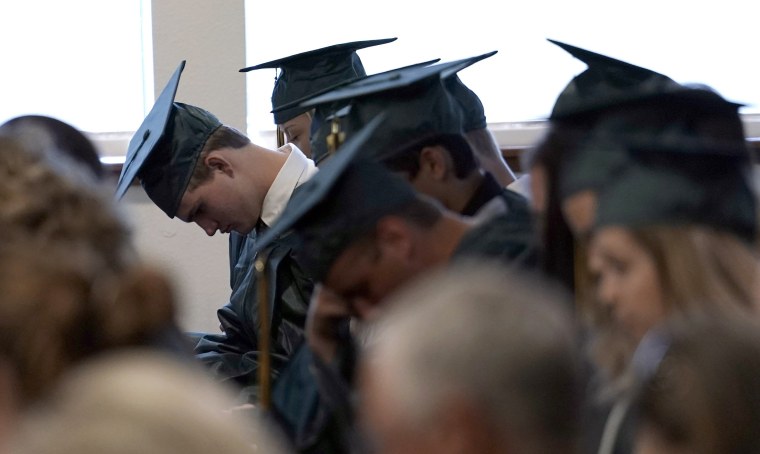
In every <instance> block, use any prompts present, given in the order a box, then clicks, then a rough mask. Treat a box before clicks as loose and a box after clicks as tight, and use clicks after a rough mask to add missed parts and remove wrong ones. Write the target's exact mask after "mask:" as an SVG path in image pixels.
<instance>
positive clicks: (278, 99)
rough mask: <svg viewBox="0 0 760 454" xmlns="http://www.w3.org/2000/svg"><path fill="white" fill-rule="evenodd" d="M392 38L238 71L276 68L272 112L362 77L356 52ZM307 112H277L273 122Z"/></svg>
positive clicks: (339, 46)
mask: <svg viewBox="0 0 760 454" xmlns="http://www.w3.org/2000/svg"><path fill="white" fill-rule="evenodd" d="M396 39H397V38H386V39H376V40H369V41H354V42H350V43H343V44H336V45H333V46H328V47H323V48H320V49H315V50H311V51H308V52H302V53H299V54H296V55H291V56H289V57H285V58H280V59H277V60H272V61H269V62H266V63H261V64H258V65H255V66H250V67H247V68H243V69H241V70H240V72H248V71H253V70H257V69H265V68H275V69H276V68H280V74H279V76H278V77H277V79H276V81H275V83H274V90H273V91H272V108H273V109H275V108H277V107H279V106H283V105H285V104H288V103H290V102H292V101H294V100H297V99H300V98H303V97H305V96H307V95H310V94H312V93H315V92H318V91H320V90H323V89H324V88H327V87H331V86H335V85H336V84H339V83H341V82H345V81H347V80H354V79H356V78H359V77H363V76H366V75H367V73H366V72H365V71H364V66H363V65H362V62H361V59H359V56H358V55H357V54H356V51H357V50H359V49H364V48H366V47H372V46H379V45H381V44H386V43H390V42H393V41H395V40H396ZM308 110H309V109H308V108H302V107H297V106H293V107H291V108H288V109H283V110H279V111H277V112H275V114H274V122H275V124H278V125H281V124H283V123H285V122H287V121H288V120H290V119H292V118H295V117H296V116H298V115H300V114H302V113H304V112H307V111H308Z"/></svg>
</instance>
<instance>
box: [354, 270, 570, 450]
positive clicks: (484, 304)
mask: <svg viewBox="0 0 760 454" xmlns="http://www.w3.org/2000/svg"><path fill="white" fill-rule="evenodd" d="M389 304H390V306H389V307H390V308H391V309H390V311H389V313H388V314H387V315H386V316H385V317H384V318H383V319H381V321H380V322H379V325H378V327H377V331H376V336H375V338H374V339H373V340H372V341H371V342H370V344H369V345H368V346H367V354H366V358H367V362H366V363H365V364H366V365H369V366H370V367H371V370H372V371H381V373H382V377H383V378H382V381H383V382H384V383H385V384H386V385H387V386H388V388H389V389H392V390H393V392H392V394H393V397H391V399H392V400H393V405H394V407H397V408H399V412H400V414H403V415H405V416H404V417H405V418H408V420H407V421H406V424H407V425H408V426H410V427H414V426H416V425H419V426H425V425H426V424H428V423H429V422H430V421H431V420H433V419H435V418H437V417H440V414H441V412H442V411H444V412H445V406H446V404H447V403H449V402H450V399H456V398H459V397H463V398H465V399H467V400H468V401H469V402H470V403H471V404H472V405H474V406H475V407H476V408H478V409H479V411H481V412H482V414H483V415H484V418H486V420H488V421H489V423H490V424H491V425H492V427H494V428H495V430H496V432H497V433H499V434H502V435H504V436H508V435H506V434H511V435H512V436H515V434H519V436H517V438H516V439H514V438H513V439H512V442H517V441H516V440H519V445H520V446H521V448H522V449H524V451H522V452H532V453H549V452H574V446H575V443H576V441H577V439H576V437H577V435H578V433H577V430H578V427H577V426H576V422H577V421H578V414H577V411H578V410H579V399H580V397H579V391H580V375H579V363H578V354H577V353H578V352H577V350H576V348H577V344H576V335H575V327H574V323H573V320H572V318H571V316H570V313H569V310H568V308H569V307H570V302H569V300H568V298H567V295H565V294H564V293H561V291H560V290H559V289H558V288H555V287H554V286H553V285H552V284H551V283H550V282H546V281H544V280H543V279H541V278H540V277H538V276H533V275H527V274H521V273H519V272H517V271H510V270H505V269H504V268H503V267H502V266H501V265H499V264H498V263H492V262H489V261H484V262H480V263H474V262H463V263H459V264H457V265H454V266H451V267H449V268H446V269H444V270H441V271H437V272H434V273H432V274H429V275H427V276H426V277H423V278H421V279H419V280H417V281H415V282H414V283H412V284H411V285H410V286H409V287H407V288H406V289H404V290H402V291H400V292H399V293H398V294H396V295H395V296H394V297H392V298H391V300H390V301H389Z"/></svg>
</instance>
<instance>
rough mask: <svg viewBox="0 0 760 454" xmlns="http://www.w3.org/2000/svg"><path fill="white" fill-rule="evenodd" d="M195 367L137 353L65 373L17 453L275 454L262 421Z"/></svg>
mask: <svg viewBox="0 0 760 454" xmlns="http://www.w3.org/2000/svg"><path fill="white" fill-rule="evenodd" d="M233 405H234V399H233V394H232V393H231V391H230V390H228V389H227V388H224V387H223V385H221V384H219V383H216V382H214V381H212V380H211V379H210V378H208V377H207V376H206V375H205V372H204V371H203V370H202V369H200V368H197V366H195V365H194V364H186V363H179V362H177V361H176V360H175V359H174V358H172V357H168V356H164V355H161V354H158V353H150V352H147V351H140V350H135V351H132V352H125V353H120V354H116V355H110V356H106V357H103V358H101V359H99V360H96V361H94V362H92V363H90V364H87V365H85V366H84V367H82V368H79V369H78V370H76V371H75V372H74V373H72V374H71V375H69V376H68V377H67V379H66V380H65V381H64V382H63V384H62V386H61V387H60V389H58V391H57V392H56V393H55V395H54V398H53V399H52V400H51V401H50V402H48V403H47V405H45V406H43V407H41V408H39V409H38V410H37V411H36V412H35V413H33V414H31V416H30V417H29V418H28V419H27V421H26V422H25V424H24V425H23V426H22V431H21V433H20V436H19V437H18V439H17V440H16V441H15V443H13V449H12V450H11V453H14V454H81V453H95V452H97V453H101V454H147V453H150V454H196V453H197V454H209V453H218V454H242V453H266V454H279V453H281V452H283V451H281V450H280V449H281V448H280V446H279V444H278V440H276V439H274V438H273V437H272V435H270V434H269V433H267V432H266V431H265V429H266V427H265V426H264V425H263V422H262V421H258V420H256V419H254V418H253V416H252V415H251V417H248V416H247V414H245V413H238V412H230V411H229V409H230V408H231V407H232V406H233Z"/></svg>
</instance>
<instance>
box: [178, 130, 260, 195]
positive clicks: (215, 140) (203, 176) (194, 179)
mask: <svg viewBox="0 0 760 454" xmlns="http://www.w3.org/2000/svg"><path fill="white" fill-rule="evenodd" d="M250 143H251V139H249V138H248V137H247V136H246V135H245V134H243V133H242V132H240V131H238V130H237V129H235V128H232V127H230V126H227V125H222V126H220V127H218V128H217V129H216V131H214V132H213V133H211V135H210V136H209V138H208V139H207V140H206V144H205V145H204V146H203V150H201V154H200V156H199V157H198V161H197V162H196V163H195V169H193V175H192V176H191V177H190V183H189V184H188V186H187V190H188V191H190V190H193V189H195V188H197V187H198V186H200V185H201V184H203V183H204V182H206V180H208V179H209V178H210V176H211V168H210V167H208V166H207V165H206V162H205V161H206V157H207V156H208V155H209V153H211V152H212V151H215V150H219V149H220V148H234V149H236V150H238V149H240V148H243V147H245V146H246V145H248V144H250Z"/></svg>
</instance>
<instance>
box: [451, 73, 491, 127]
mask: <svg viewBox="0 0 760 454" xmlns="http://www.w3.org/2000/svg"><path fill="white" fill-rule="evenodd" d="M445 84H446V89H447V90H448V91H449V93H451V95H452V96H453V97H454V99H456V101H457V103H459V106H460V107H461V109H462V116H463V118H462V130H463V131H464V132H470V131H474V130H476V129H484V128H485V127H486V126H487V124H488V123H487V122H486V112H485V109H484V108H483V103H482V102H481V101H480V98H478V95H476V94H475V92H474V91H472V90H470V89H469V88H468V87H467V85H465V84H464V82H462V80H461V79H460V78H459V76H457V75H456V74H454V75H453V76H451V77H449V78H448V79H446V82H445Z"/></svg>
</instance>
